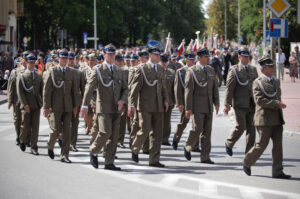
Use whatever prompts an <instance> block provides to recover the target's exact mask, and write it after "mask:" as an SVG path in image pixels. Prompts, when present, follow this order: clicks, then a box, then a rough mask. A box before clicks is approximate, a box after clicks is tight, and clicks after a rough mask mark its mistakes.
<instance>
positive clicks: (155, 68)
mask: <svg viewBox="0 0 300 199" xmlns="http://www.w3.org/2000/svg"><path fill="white" fill-rule="evenodd" d="M153 68H154V70H155V72H157V66H156V64H154V66H153Z"/></svg>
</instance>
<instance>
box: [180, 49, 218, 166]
mask: <svg viewBox="0 0 300 199" xmlns="http://www.w3.org/2000/svg"><path fill="white" fill-rule="evenodd" d="M197 55H198V62H197V64H196V65H194V66H192V67H191V68H190V69H189V70H188V71H187V74H186V79H185V85H186V88H185V98H184V99H185V110H186V111H185V113H186V118H187V119H189V118H190V116H191V115H192V114H193V117H194V120H193V122H194V128H195V131H194V132H193V133H190V134H189V137H188V138H187V140H186V143H185V146H184V156H185V158H186V159H187V160H191V152H190V151H191V150H192V147H193V146H195V144H196V142H197V139H194V138H195V137H197V138H199V136H200V141H201V158H200V159H201V163H206V164H214V162H213V161H212V160H211V159H210V150H211V130H212V119H213V114H212V113H213V105H215V109H216V114H218V112H219V91H218V83H217V80H216V75H215V71H214V69H213V68H212V67H210V66H208V65H207V64H208V62H209V52H208V50H207V48H202V49H200V50H198V52H197ZM193 134H195V135H193Z"/></svg>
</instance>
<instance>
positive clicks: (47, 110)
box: [44, 108, 50, 117]
mask: <svg viewBox="0 0 300 199" xmlns="http://www.w3.org/2000/svg"><path fill="white" fill-rule="evenodd" d="M49 113H50V110H49V109H48V108H44V117H48V115H49Z"/></svg>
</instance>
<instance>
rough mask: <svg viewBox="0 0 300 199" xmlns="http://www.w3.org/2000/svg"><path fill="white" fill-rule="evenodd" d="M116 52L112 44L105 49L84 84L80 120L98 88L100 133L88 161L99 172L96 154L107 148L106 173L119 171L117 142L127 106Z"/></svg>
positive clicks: (125, 87) (97, 112)
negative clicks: (99, 63) (107, 170)
mask: <svg viewBox="0 0 300 199" xmlns="http://www.w3.org/2000/svg"><path fill="white" fill-rule="evenodd" d="M115 52H116V49H115V47H114V46H113V45H112V44H109V45H107V46H105V47H104V59H105V61H104V62H103V63H102V64H101V65H100V66H99V67H97V68H96V67H95V68H94V69H93V72H92V74H91V77H90V79H89V80H88V82H87V85H86V88H85V93H84V98H83V105H82V108H81V116H84V115H85V114H86V113H87V111H88V110H87V106H88V104H89V101H90V99H91V96H92V93H93V91H94V89H95V88H97V101H96V102H97V103H96V114H97V119H98V125H99V126H98V127H99V132H98V134H97V137H96V139H95V140H94V142H93V143H92V145H91V146H90V150H91V152H90V161H91V164H92V166H93V167H94V168H98V157H97V156H98V154H99V152H100V150H101V149H102V148H103V147H104V146H106V147H107V148H106V155H105V167H104V168H105V169H109V170H121V168H120V167H116V166H115V165H114V160H115V153H116V148H117V142H118V138H119V125H120V117H121V111H122V110H123V106H124V104H126V103H127V95H128V89H127V82H126V80H125V79H124V76H123V74H122V71H120V70H119V69H118V68H117V67H116V66H115V65H114V62H115Z"/></svg>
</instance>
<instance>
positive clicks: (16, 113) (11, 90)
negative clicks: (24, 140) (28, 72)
mask: <svg viewBox="0 0 300 199" xmlns="http://www.w3.org/2000/svg"><path fill="white" fill-rule="evenodd" d="M24 56H25V55H24ZM22 60H23V58H21V57H19V58H18V59H17V68H16V69H13V70H12V71H11V73H10V76H9V79H8V84H7V97H8V109H10V107H11V106H13V118H14V125H15V130H16V145H19V144H20V133H21V121H22V114H21V109H20V100H19V98H18V95H17V86H16V82H17V78H18V76H19V74H20V73H23V72H24V71H25V69H26V68H25V67H24V65H23V64H22Z"/></svg>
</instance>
